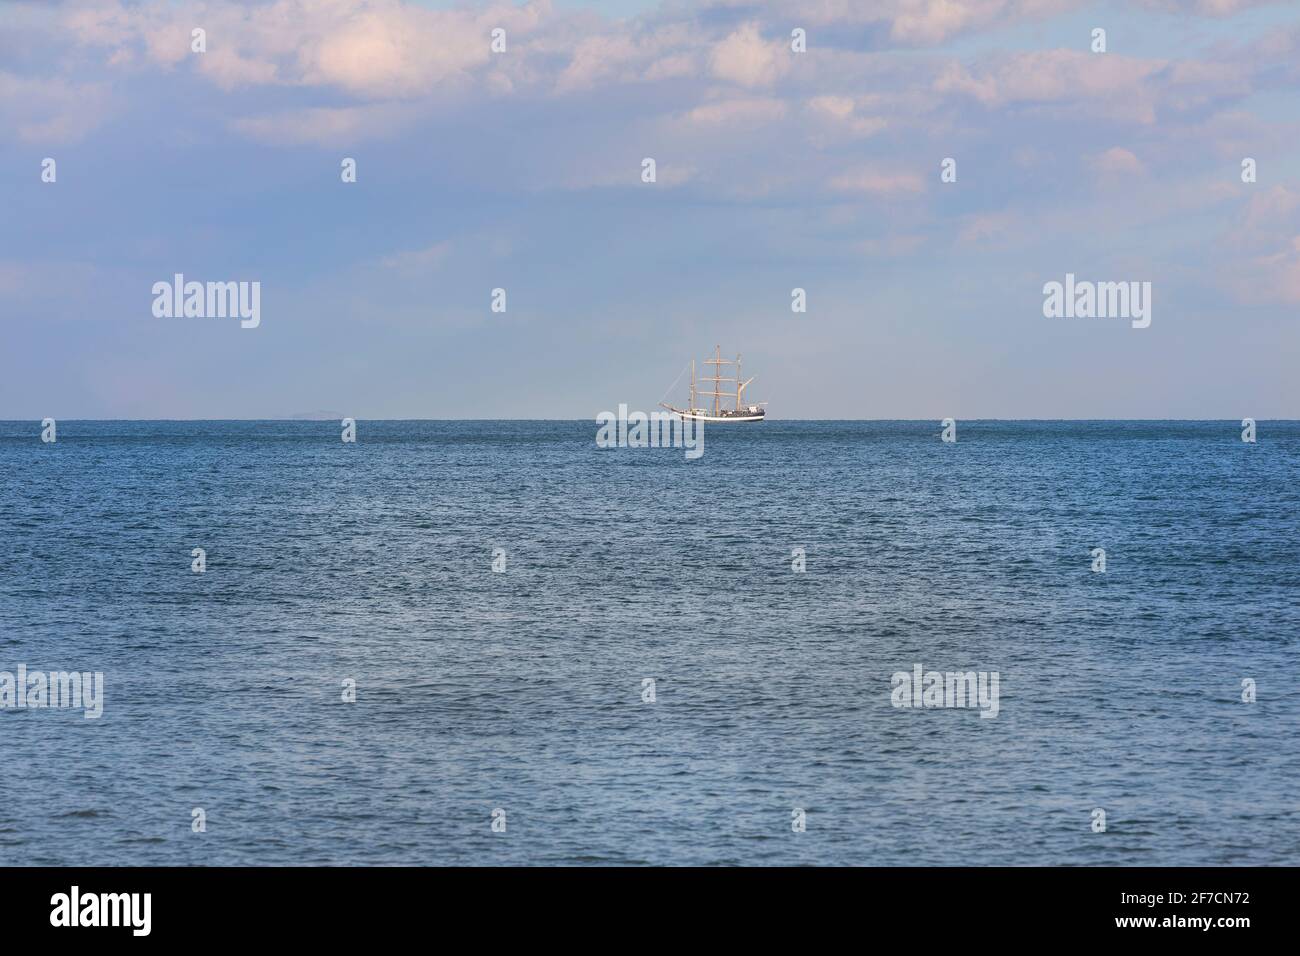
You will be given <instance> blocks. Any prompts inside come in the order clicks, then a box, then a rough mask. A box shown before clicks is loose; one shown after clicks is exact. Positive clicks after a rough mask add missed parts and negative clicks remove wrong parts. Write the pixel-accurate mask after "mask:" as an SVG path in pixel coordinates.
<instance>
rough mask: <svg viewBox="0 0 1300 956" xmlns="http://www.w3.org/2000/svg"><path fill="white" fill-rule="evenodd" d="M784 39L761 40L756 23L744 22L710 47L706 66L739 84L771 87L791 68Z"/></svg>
mask: <svg viewBox="0 0 1300 956" xmlns="http://www.w3.org/2000/svg"><path fill="white" fill-rule="evenodd" d="M790 55H791V54H790V53H789V48H788V47H787V46H785V44H784V42H777V41H770V40H764V39H763V38H762V36H760V35H759V32H758V26H757V25H756V24H753V23H747V24H745V25H744V26H742V27H741V28H740V29H738V30H736V31H735V32H734V33H732V34H730V35H729V36H727V37H726V39H724V40H722V41H721V42H720V43H718V44H716V45H715V46H714V47H713V54H712V56H711V57H710V58H709V68H710V70H711V71H712V73H713V75H714V76H715V77H717V78H718V79H720V80H726V81H727V82H729V83H738V84H739V85H741V86H748V87H757V86H770V85H771V84H772V83H774V82H776V80H777V78H778V77H780V76H781V75H782V74H783V73H785V71H786V70H788V69H789V68H790Z"/></svg>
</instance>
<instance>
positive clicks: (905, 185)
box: [830, 169, 925, 198]
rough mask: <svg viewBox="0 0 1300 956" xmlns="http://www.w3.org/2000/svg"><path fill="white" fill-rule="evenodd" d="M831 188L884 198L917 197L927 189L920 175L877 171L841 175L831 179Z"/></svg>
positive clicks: (861, 171)
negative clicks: (916, 195)
mask: <svg viewBox="0 0 1300 956" xmlns="http://www.w3.org/2000/svg"><path fill="white" fill-rule="evenodd" d="M830 186H831V188H832V189H835V190H838V191H840V192H850V193H867V194H869V195H872V196H879V197H882V198H887V197H898V196H910V195H915V194H917V193H920V192H921V191H922V190H923V189H924V188H925V186H924V182H923V181H922V179H921V175H920V173H917V172H914V171H900V172H883V171H881V170H877V169H861V170H854V171H851V172H846V173H841V174H840V175H838V176H835V177H834V178H832V179H831V181H830Z"/></svg>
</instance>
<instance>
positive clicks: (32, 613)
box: [0, 421, 1300, 865]
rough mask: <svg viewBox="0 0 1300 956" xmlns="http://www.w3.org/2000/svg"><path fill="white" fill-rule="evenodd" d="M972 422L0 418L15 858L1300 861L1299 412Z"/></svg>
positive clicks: (3, 847)
mask: <svg viewBox="0 0 1300 956" xmlns="http://www.w3.org/2000/svg"><path fill="white" fill-rule="evenodd" d="M939 430H940V429H939V426H938V424H937V423H933V422H789V421H787V422H782V421H769V422H766V423H763V424H761V425H732V426H717V427H711V428H709V429H708V430H707V431H706V443H705V448H706V451H705V454H704V456H703V457H702V458H701V459H700V460H698V461H688V460H686V458H685V456H684V454H683V452H682V451H681V450H680V449H626V448H625V449H608V450H602V449H598V448H596V446H595V443H594V437H595V425H594V424H593V423H592V422H396V421H394V422H369V421H362V422H360V423H359V424H358V440H357V443H356V444H354V445H352V444H344V443H342V442H341V441H340V440H339V437H340V429H339V425H338V423H337V422H202V423H200V422H75V421H66V422H60V423H59V425H58V441H57V442H56V443H55V444H43V443H42V442H41V441H40V437H39V435H40V428H39V425H38V424H37V423H35V422H5V423H0V671H9V672H14V671H16V669H17V667H18V665H19V664H25V665H26V666H27V667H28V669H29V670H47V671H49V670H78V671H88V672H93V671H99V672H102V673H103V674H104V680H105V692H104V695H105V699H104V710H103V715H102V717H100V718H99V719H97V720H87V719H85V717H84V716H83V714H82V712H80V711H75V710H63V709H43V710H42V709H22V710H19V709H6V710H0V741H2V742H3V753H4V757H5V760H4V764H5V770H4V773H3V774H0V865H22V864H196V865H216V864H290V865H296V864H640V863H649V864H759V865H765V864H830V865H843V864H855V865H891V864H934V865H965V864H977V865H978V864H1015V865H1019V864H1070V865H1098V864H1111V865H1114V864H1118V865H1125V864H1147V865H1165V864H1169V865H1172V864H1296V863H1298V862H1300V741H1298V738H1297V731H1298V730H1300V686H1297V685H1298V682H1300V534H1297V531H1298V530H1300V484H1298V483H1297V478H1298V477H1300V423H1296V422H1261V423H1260V424H1259V440H1258V443H1257V444H1253V445H1251V444H1245V443H1243V442H1242V441H1241V440H1240V426H1239V424H1238V423H1237V422H1226V421H1225V422H1129V423H1113V422H1073V423H1071V422H1058V423H1046V422H1042V423H1035V422H1014V423H1013V422H975V421H972V422H961V423H959V425H958V441H957V443H956V444H945V443H943V442H941V441H940V440H939ZM1097 547H1101V548H1104V549H1105V550H1106V558H1107V569H1106V571H1105V573H1094V572H1093V571H1092V570H1091V565H1092V557H1091V554H1090V552H1091V550H1092V549H1093V548H1097ZM193 548H203V549H205V551H206V554H207V570H206V572H205V573H203V574H195V573H193V572H192V571H191V566H190V565H191V560H192V559H191V556H190V555H191V549H193ZM497 548H500V549H504V552H505V556H506V568H505V571H504V572H502V573H495V572H493V571H492V570H491V565H492V560H493V552H494V549H497ZM795 548H803V549H805V554H806V571H805V572H803V573H796V572H795V571H793V570H792V550H793V549H795ZM916 664H921V665H922V666H923V667H924V669H926V670H931V669H933V670H939V671H950V670H961V671H965V670H975V671H985V672H993V671H996V672H997V673H998V674H999V681H1000V683H999V711H998V714H997V716H996V717H995V718H991V719H990V718H982V717H981V716H980V712H979V710H978V709H969V708H966V709H959V708H952V709H946V708H939V709H926V708H920V709H906V708H897V707H894V706H893V705H892V703H891V675H892V674H893V673H894V672H896V671H908V672H910V671H911V670H912V668H913V666H914V665H916ZM646 678H652V679H653V680H654V682H655V684H654V689H655V700H654V701H653V702H644V701H643V700H642V692H643V680H644V679H646ZM1245 678H1250V679H1252V680H1254V681H1255V682H1256V688H1257V690H1256V692H1257V699H1256V700H1255V701H1254V702H1253V703H1246V702H1243V700H1242V681H1243V679H1245ZM345 680H353V681H355V686H356V700H355V702H352V703H345V702H344V701H343V700H342V697H343V682H344V681H345ZM195 808H202V809H203V811H204V814H205V817H206V831H205V832H202V833H195V832H192V828H191V822H192V817H193V811H194V810H195ZM498 808H500V809H502V810H504V811H505V820H506V829H505V832H493V830H492V827H491V820H492V813H493V811H494V809H498ZM796 808H799V809H802V810H804V811H805V813H806V821H807V829H806V832H802V833H796V832H793V830H792V826H791V822H792V813H793V811H794V810H795V809H796ZM1098 808H1100V809H1103V810H1104V811H1105V813H1106V824H1107V825H1106V831H1105V832H1104V833H1096V832H1093V829H1092V822H1093V811H1094V810H1095V809H1098Z"/></svg>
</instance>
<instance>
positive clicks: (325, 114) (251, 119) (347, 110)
mask: <svg viewBox="0 0 1300 956" xmlns="http://www.w3.org/2000/svg"><path fill="white" fill-rule="evenodd" d="M415 118H416V113H415V112H414V111H413V109H411V108H410V107H407V106H404V105H402V104H391V103H375V104H367V105H365V106H319V107H312V108H307V109H299V110H283V111H281V112H278V113H269V114H263V115H259V116H246V117H237V118H235V119H233V120H231V121H230V126H231V128H232V129H234V130H235V131H236V132H239V133H241V134H243V135H244V136H246V137H248V138H249V139H252V140H255V141H257V142H261V143H266V144H267V145H270V146H291V145H300V144H304V143H306V144H313V145H317V146H348V145H351V144H354V143H356V142H358V141H360V140H363V139H365V140H369V139H382V138H385V137H389V136H393V135H395V134H397V133H398V132H400V131H402V130H403V129H404V128H405V127H406V126H408V125H409V124H410V123H411V122H413V121H414V119H415Z"/></svg>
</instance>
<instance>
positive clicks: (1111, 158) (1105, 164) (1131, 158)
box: [1087, 146, 1146, 177]
mask: <svg viewBox="0 0 1300 956" xmlns="http://www.w3.org/2000/svg"><path fill="white" fill-rule="evenodd" d="M1087 163H1088V165H1089V166H1091V167H1092V169H1093V171H1094V172H1096V173H1097V174H1099V175H1101V176H1114V177H1125V176H1141V175H1142V174H1143V173H1145V172H1146V167H1145V166H1143V165H1142V160H1140V159H1138V158H1137V156H1136V155H1134V154H1133V153H1132V152H1131V151H1130V150H1127V149H1125V148H1124V147H1122V146H1112V147H1111V148H1110V149H1108V150H1106V151H1105V152H1102V153H1097V154H1096V155H1094V156H1089V157H1087Z"/></svg>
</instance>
